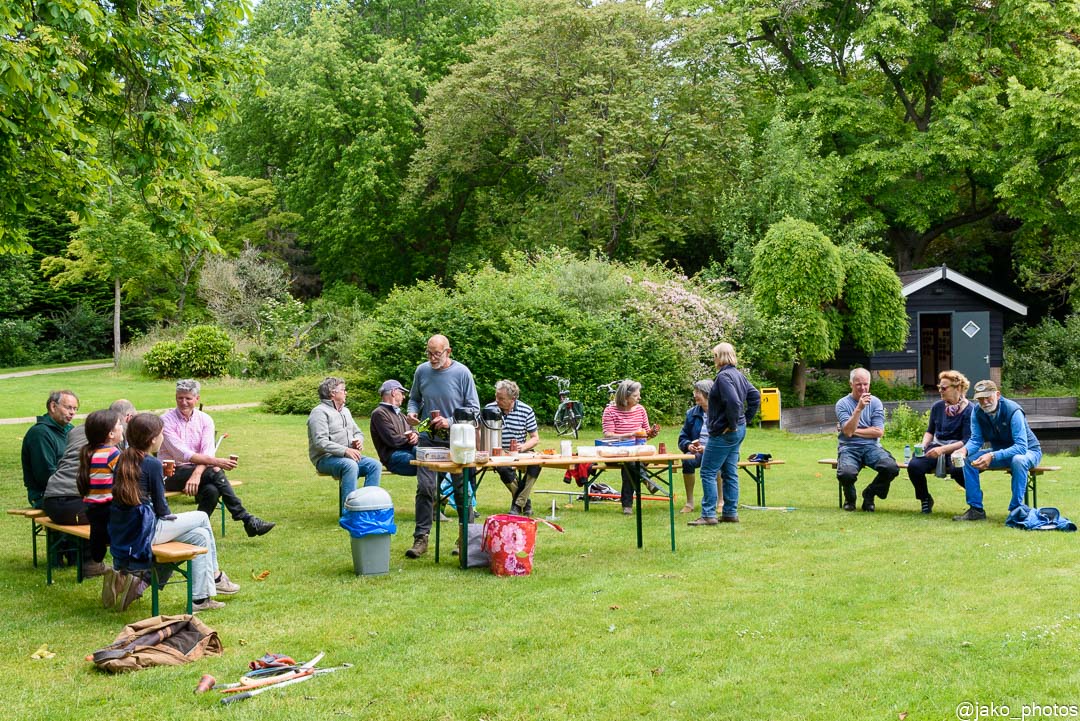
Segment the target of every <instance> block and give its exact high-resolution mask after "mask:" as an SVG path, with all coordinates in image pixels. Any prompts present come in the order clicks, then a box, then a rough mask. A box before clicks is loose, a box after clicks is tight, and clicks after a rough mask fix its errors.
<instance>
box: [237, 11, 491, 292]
mask: <svg viewBox="0 0 1080 721" xmlns="http://www.w3.org/2000/svg"><path fill="white" fill-rule="evenodd" d="M502 7H503V4H502V3H499V2H495V1H494V0H434V1H432V2H425V3H417V2H414V1H413V0H378V1H375V0H371V1H367V2H345V1H344V0H327V1H326V2H311V0H267V1H266V2H263V3H261V4H260V5H259V7H258V8H257V10H256V12H255V17H254V21H253V23H252V28H251V29H250V31H249V33H248V38H249V43H250V45H251V47H253V48H256V49H258V50H259V51H260V52H261V53H262V54H263V55H264V56H265V58H266V63H267V72H266V78H265V82H264V83H260V84H252V86H251V87H250V88H249V90H248V91H247V92H245V93H244V99H243V100H242V102H241V106H240V113H239V120H238V122H236V123H231V124H229V125H227V126H225V127H224V128H223V131H222V133H221V134H220V136H219V138H220V142H221V146H222V148H223V151H224V157H225V165H226V169H227V170H228V172H230V173H234V174H243V175H248V176H250V177H255V178H266V179H269V180H271V181H272V182H273V183H274V185H275V187H276V188H277V190H278V192H279V194H280V198H281V200H282V202H283V205H284V208H285V209H286V210H287V211H289V212H294V213H297V214H299V215H300V217H301V218H302V220H301V222H300V224H299V225H298V231H299V234H300V242H301V244H302V245H304V246H305V247H306V248H307V249H309V250H310V251H311V253H312V255H313V256H314V258H315V261H316V264H317V266H318V269H319V271H320V273H321V275H322V277H323V280H324V281H326V282H328V283H332V282H335V281H347V282H352V283H357V284H360V285H363V286H366V287H368V288H370V289H373V290H388V289H389V288H390V287H392V286H393V284H395V283H407V282H410V281H411V280H412V279H413V278H415V277H416V276H418V275H425V274H428V273H429V263H430V258H429V256H428V255H427V254H426V253H425V252H424V249H423V248H422V247H418V246H417V245H415V244H414V243H412V242H411V239H412V238H413V237H415V236H416V235H419V234H421V232H420V231H418V229H417V228H416V227H415V226H414V224H413V219H412V218H410V217H409V216H408V215H406V214H403V213H402V211H401V209H400V207H399V203H398V199H399V196H400V194H401V189H402V185H403V183H404V180H405V177H406V174H407V170H408V163H409V160H410V158H411V156H412V154H413V152H414V151H415V149H416V147H417V146H418V144H419V141H420V127H419V120H418V116H417V106H418V104H419V103H420V102H421V101H422V100H423V98H424V97H425V96H426V94H427V88H428V87H429V85H430V84H432V83H434V82H435V81H437V80H438V79H439V78H441V77H442V76H443V75H444V74H445V73H446V72H447V70H448V68H449V67H450V66H451V65H452V64H453V63H455V62H457V61H458V60H460V59H462V58H463V57H464V48H465V47H466V46H467V45H468V44H470V43H472V42H473V41H474V40H475V39H476V38H478V37H481V36H483V35H484V34H486V33H487V32H489V31H490V27H492V26H493V25H494V24H495V23H496V22H497V17H498V16H499V14H500V13H501V12H503V10H501V9H500V8H502Z"/></svg>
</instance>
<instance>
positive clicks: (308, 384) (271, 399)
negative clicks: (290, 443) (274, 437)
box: [263, 371, 386, 416]
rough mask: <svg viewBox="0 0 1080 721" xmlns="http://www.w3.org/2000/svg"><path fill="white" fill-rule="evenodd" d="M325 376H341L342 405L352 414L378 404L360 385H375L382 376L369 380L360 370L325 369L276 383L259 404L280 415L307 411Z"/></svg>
mask: <svg viewBox="0 0 1080 721" xmlns="http://www.w3.org/2000/svg"><path fill="white" fill-rule="evenodd" d="M327 376H337V377H339V378H344V379H345V386H346V388H347V389H348V391H349V395H348V400H347V401H346V402H345V405H346V406H348V408H349V410H350V411H352V413H353V415H354V416H366V415H369V414H370V413H371V410H372V409H373V408H375V406H377V405H378V404H379V398H378V396H377V395H376V394H375V393H365V392H363V391H362V390H361V389H364V388H369V387H371V386H372V385H373V384H374V385H375V387H376V388H377V387H378V385H377V384H380V383H382V380H386V379H385V378H384V379H382V380H379V381H373V380H372V379H371V378H370V377H368V376H366V375H365V374H363V373H357V372H354V371H328V372H326V373H320V374H318V375H306V376H301V377H299V378H294V379H293V380H291V381H288V382H286V383H282V384H281V385H279V386H278V387H277V388H276V389H275V390H274V392H273V393H271V394H270V395H269V396H268V397H267V398H266V399H265V400H264V401H263V408H265V409H266V410H268V411H270V412H271V413H278V414H281V415H289V414H291V415H305V416H306V415H307V414H308V413H310V412H311V409H312V408H314V407H315V406H316V405H318V403H319V384H320V383H322V381H323V379H324V378H326V377H327Z"/></svg>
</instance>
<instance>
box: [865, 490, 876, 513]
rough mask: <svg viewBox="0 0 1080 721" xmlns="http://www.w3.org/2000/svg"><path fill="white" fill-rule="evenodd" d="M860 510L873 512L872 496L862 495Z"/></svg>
mask: <svg viewBox="0 0 1080 721" xmlns="http://www.w3.org/2000/svg"><path fill="white" fill-rule="evenodd" d="M862 509H863V510H864V511H866V512H868V513H873V512H874V496H873V494H869V493H864V494H863V497H862Z"/></svg>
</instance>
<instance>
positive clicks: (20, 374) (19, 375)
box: [0, 363, 113, 380]
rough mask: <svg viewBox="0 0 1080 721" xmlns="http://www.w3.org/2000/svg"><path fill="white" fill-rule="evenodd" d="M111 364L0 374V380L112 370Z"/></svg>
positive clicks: (88, 364) (91, 364)
mask: <svg viewBox="0 0 1080 721" xmlns="http://www.w3.org/2000/svg"><path fill="white" fill-rule="evenodd" d="M112 367H113V364H112V363H87V364H86V365H81V366H67V367H66V368H39V369H38V370H36V371H19V372H18V373H0V380H3V379H4V378H25V377H26V376H44V375H49V374H51V373H75V372H76V371H96V370H101V369H102V368H112Z"/></svg>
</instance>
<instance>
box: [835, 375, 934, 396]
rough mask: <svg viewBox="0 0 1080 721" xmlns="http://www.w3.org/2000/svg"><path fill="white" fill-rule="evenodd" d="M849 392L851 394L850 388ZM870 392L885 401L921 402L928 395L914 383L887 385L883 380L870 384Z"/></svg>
mask: <svg viewBox="0 0 1080 721" xmlns="http://www.w3.org/2000/svg"><path fill="white" fill-rule="evenodd" d="M848 392H849V393H850V392H851V388H850V386H849V387H848ZM870 392H871V393H873V394H874V395H875V396H877V397H878V398H880V399H881V400H883V401H921V400H922V399H923V398H925V397H926V393H925V392H924V391H923V389H922V386H920V385H915V384H914V383H887V382H885V381H882V380H876V381H874V382H873V383H872V384H870ZM838 397H839V396H838Z"/></svg>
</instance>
